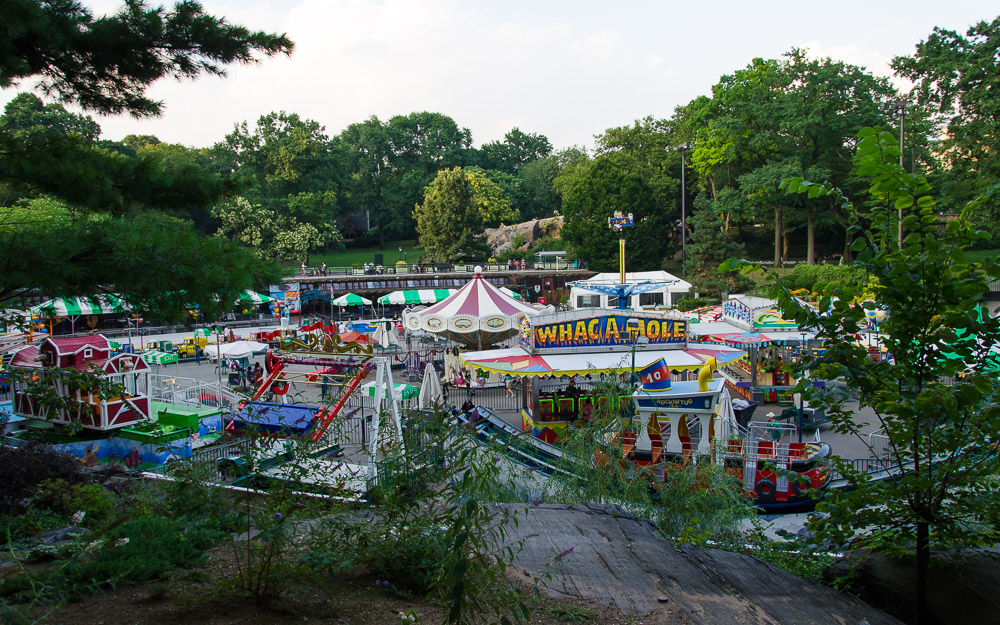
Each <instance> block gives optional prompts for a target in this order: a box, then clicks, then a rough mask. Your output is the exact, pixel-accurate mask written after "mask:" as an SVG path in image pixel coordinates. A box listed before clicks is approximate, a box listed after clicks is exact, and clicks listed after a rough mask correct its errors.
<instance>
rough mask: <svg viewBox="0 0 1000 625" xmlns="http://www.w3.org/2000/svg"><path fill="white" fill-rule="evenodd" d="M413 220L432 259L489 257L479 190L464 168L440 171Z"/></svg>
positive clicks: (421, 243) (450, 260)
mask: <svg viewBox="0 0 1000 625" xmlns="http://www.w3.org/2000/svg"><path fill="white" fill-rule="evenodd" d="M413 217H414V219H415V220H416V222H417V233H418V234H419V235H420V245H421V247H423V249H424V252H425V253H426V254H427V257H428V258H431V259H433V260H435V261H437V262H452V261H457V260H473V259H477V258H483V257H485V255H486V251H487V249H486V242H485V240H484V239H483V216H482V211H481V210H480V207H479V205H478V203H477V202H476V191H475V188H474V187H473V184H472V182H471V181H470V180H469V177H468V176H467V175H466V174H465V172H464V171H462V169H461V168H460V167H455V168H452V169H442V170H441V171H440V172H438V174H437V177H435V178H434V182H432V183H431V184H430V186H428V187H427V194H426V195H425V196H424V201H423V204H418V205H417V207H416V208H415V209H414V211H413Z"/></svg>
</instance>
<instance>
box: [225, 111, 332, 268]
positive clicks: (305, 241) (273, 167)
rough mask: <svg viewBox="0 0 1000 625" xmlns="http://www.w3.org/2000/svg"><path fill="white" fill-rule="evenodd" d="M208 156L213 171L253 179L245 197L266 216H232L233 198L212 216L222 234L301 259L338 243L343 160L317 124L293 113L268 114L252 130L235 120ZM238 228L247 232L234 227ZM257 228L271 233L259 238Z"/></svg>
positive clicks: (259, 250)
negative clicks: (257, 220)
mask: <svg viewBox="0 0 1000 625" xmlns="http://www.w3.org/2000/svg"><path fill="white" fill-rule="evenodd" d="M212 156H213V166H214V167H215V168H216V169H217V170H219V171H223V172H228V173H231V174H233V175H235V176H237V177H244V178H248V179H250V180H252V181H253V186H252V187H251V188H249V189H246V190H245V191H244V192H243V197H244V198H245V201H246V202H247V203H249V204H253V205H256V206H258V208H259V211H254V213H255V215H257V216H258V217H262V219H263V220H264V224H260V225H257V224H254V223H253V220H250V219H245V218H233V217H232V208H233V206H235V205H236V204H234V203H233V202H229V203H228V204H226V205H225V206H219V207H217V209H216V210H215V215H216V217H218V218H220V219H222V220H223V225H222V233H223V234H224V235H225V236H227V237H229V238H231V239H233V240H243V241H248V240H255V241H258V243H257V244H256V245H258V246H259V247H258V248H257V249H256V251H257V253H259V254H265V255H277V254H281V255H282V256H284V257H286V258H287V257H288V256H287V255H294V256H295V257H297V258H303V259H304V258H308V253H309V252H310V251H312V250H313V249H316V248H319V247H322V246H324V245H327V244H330V243H334V242H337V241H340V235H339V233H338V231H337V228H336V225H335V224H334V221H333V220H334V217H335V216H336V215H337V214H338V212H339V211H338V202H337V198H338V191H339V190H340V189H341V188H342V185H343V178H344V163H343V161H342V159H341V158H340V155H339V154H338V152H337V151H336V150H335V147H334V144H333V143H332V142H331V141H330V139H329V138H328V137H327V136H326V134H324V130H323V127H322V126H321V125H320V124H319V123H318V122H315V121H312V120H304V119H301V118H300V117H299V116H298V115H296V114H295V113H285V112H284V111H282V112H279V113H269V114H267V115H263V116H261V117H260V118H259V119H258V120H257V124H256V126H255V127H254V128H253V129H252V130H251V129H250V128H249V127H248V126H247V124H246V122H243V123H242V124H238V125H237V127H236V129H235V130H234V131H233V132H232V133H230V134H229V135H227V136H226V138H225V140H224V141H223V142H221V143H220V144H218V145H216V146H215V147H214V148H213V149H212ZM237 203H239V202H237ZM240 224H242V226H241V225H240ZM265 224H266V225H265ZM239 227H246V228H249V229H250V230H251V231H248V232H246V233H241V232H240V231H238V230H234V229H235V228H239ZM283 230H285V231H286V232H285V234H282V231H283ZM261 232H268V233H269V234H268V235H266V236H264V238H263V240H259V237H260V234H261ZM305 233H308V234H307V235H306V234H305ZM282 240H294V241H296V242H297V243H296V244H295V245H293V246H292V249H289V247H288V245H286V244H282V245H278V244H277V243H276V242H277V241H282ZM293 249H294V250H295V251H294V252H293V251H292V250H293Z"/></svg>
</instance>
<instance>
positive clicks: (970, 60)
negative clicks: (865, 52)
mask: <svg viewBox="0 0 1000 625" xmlns="http://www.w3.org/2000/svg"><path fill="white" fill-rule="evenodd" d="M998 54H1000V17H997V18H995V19H993V20H992V21H990V22H987V21H981V22H978V23H977V24H975V25H973V26H971V27H970V28H969V29H968V30H967V31H966V32H965V34H964V35H962V34H959V33H957V32H955V31H951V30H945V29H943V28H935V29H934V32H933V33H931V35H930V36H929V37H928V38H927V39H926V40H924V41H921V42H920V43H918V44H917V46H916V50H915V52H914V53H913V54H912V55H910V56H900V57H896V58H895V59H893V62H892V68H893V69H894V70H895V71H896V74H897V75H898V76H900V77H902V78H905V79H906V80H908V81H911V82H912V83H913V88H912V89H911V90H910V93H909V97H910V98H912V99H913V101H914V102H913V104H914V105H913V106H908V107H907V108H906V116H907V117H906V133H905V134H906V143H907V147H908V148H909V149H907V150H906V152H908V153H907V154H905V155H904V156H905V157H906V158H910V159H912V158H913V157H914V156H917V155H921V154H924V155H927V154H928V153H932V154H933V155H934V156H936V157H937V158H938V159H940V163H939V168H938V169H937V171H936V173H937V176H936V177H935V178H936V179H935V183H936V185H937V186H938V187H939V188H940V190H941V192H942V193H943V194H944V195H943V197H942V198H940V199H941V203H942V204H944V208H946V209H955V208H957V207H961V205H962V204H963V203H965V202H967V201H969V200H970V199H971V198H974V197H976V195H977V194H978V193H979V190H980V189H982V188H983V187H984V186H988V185H992V184H995V183H996V182H997V181H998V180H1000V164H998V163H997V159H996V154H997V151H998V150H1000V116H998V114H997V110H998V107H1000V96H998V95H997V89H998V85H1000V83H998V80H1000V79H998V77H997V73H996V65H997V55H998ZM925 114H926V115H927V116H928V117H929V119H928V120H926V122H924V120H922V119H921V117H922V116H923V115H925ZM914 121H916V122H917V124H920V123H922V122H924V123H928V122H929V123H930V124H932V125H933V130H932V132H933V135H934V141H933V144H932V145H931V146H930V149H929V150H928V149H927V148H924V146H922V145H921V144H920V143H918V142H916V141H914V139H917V141H920V140H921V139H922V135H923V133H922V132H917V133H914V132H913V130H914V127H915V126H914ZM916 127H917V128H918V129H920V126H916ZM914 146H916V147H914ZM976 217H977V224H978V225H980V226H981V227H983V228H985V229H987V230H989V231H990V233H991V234H993V236H994V238H996V237H997V236H1000V227H998V225H997V224H998V223H1000V200H998V199H997V198H989V199H988V200H987V201H985V202H983V203H981V204H980V205H979V207H978V208H977V214H976Z"/></svg>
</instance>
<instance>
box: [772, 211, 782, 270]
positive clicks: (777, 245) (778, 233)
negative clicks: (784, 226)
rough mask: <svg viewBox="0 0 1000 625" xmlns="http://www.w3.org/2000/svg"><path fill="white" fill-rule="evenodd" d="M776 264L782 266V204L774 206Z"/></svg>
mask: <svg viewBox="0 0 1000 625" xmlns="http://www.w3.org/2000/svg"><path fill="white" fill-rule="evenodd" d="M774 266H775V267H780V266H781V206H780V205H778V206H775V207H774Z"/></svg>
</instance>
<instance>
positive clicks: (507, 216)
mask: <svg viewBox="0 0 1000 625" xmlns="http://www.w3.org/2000/svg"><path fill="white" fill-rule="evenodd" d="M463 171H464V172H465V176H466V177H467V178H468V179H469V183H470V184H472V192H473V196H474V199H475V202H476V206H477V207H479V213H480V214H481V215H482V217H483V225H484V226H487V227H495V226H497V225H499V224H500V223H501V222H504V221H506V222H508V223H510V222H513V221H516V220H517V218H518V216H519V215H518V212H517V209H515V208H514V203H513V202H512V201H511V199H510V196H509V195H507V192H506V191H505V190H504V189H503V188H502V187H501V186H500V185H499V184H497V183H496V182H494V181H493V178H492V176H491V175H490V172H485V171H483V170H482V169H479V168H478V167H467V168H465V169H464V170H463ZM500 173H501V176H506V174H502V172H500ZM507 181H508V182H512V181H511V180H510V179H509V177H508V178H507ZM515 182H516V181H515Z"/></svg>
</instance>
